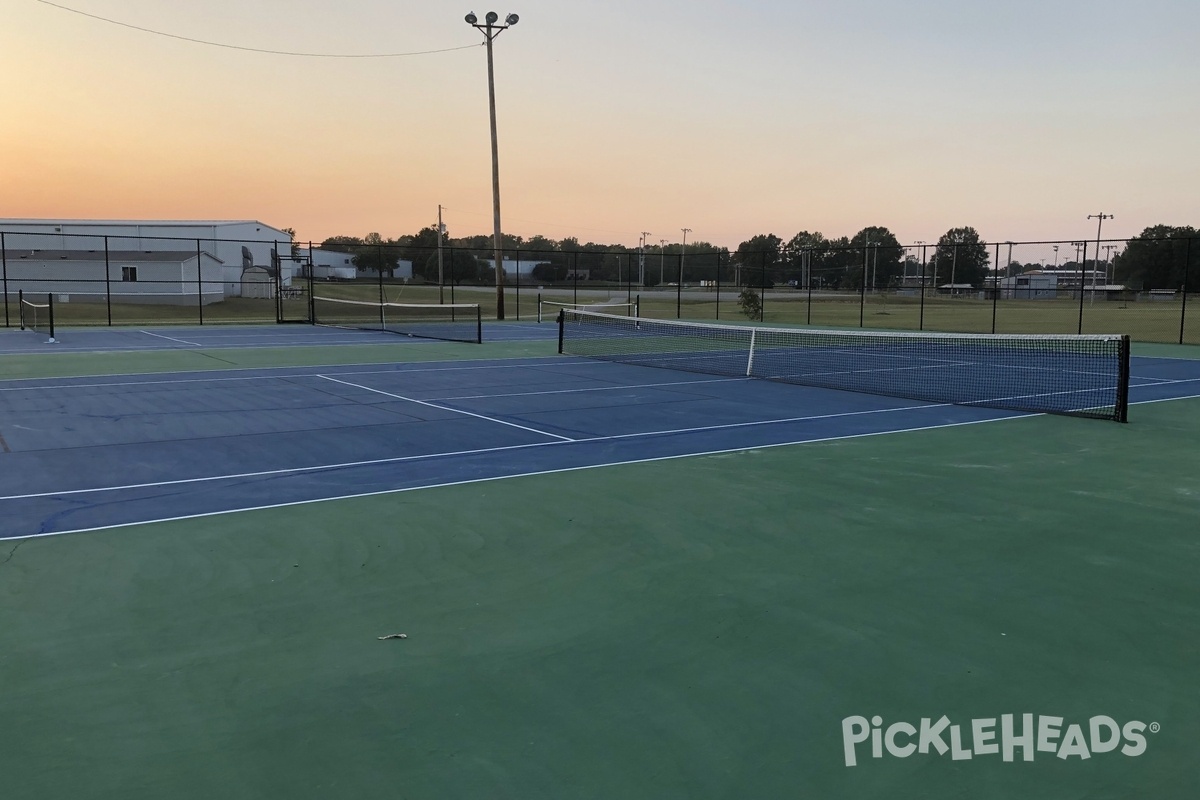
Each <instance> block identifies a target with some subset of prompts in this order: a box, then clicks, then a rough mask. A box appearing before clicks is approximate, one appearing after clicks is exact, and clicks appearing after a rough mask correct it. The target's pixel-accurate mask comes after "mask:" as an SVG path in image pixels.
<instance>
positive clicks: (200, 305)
mask: <svg viewBox="0 0 1200 800" xmlns="http://www.w3.org/2000/svg"><path fill="white" fill-rule="evenodd" d="M196 313H197V314H198V315H199V317H200V324H201V325H203V324H204V267H203V265H202V263H201V261H200V240H199V239H197V240H196Z"/></svg>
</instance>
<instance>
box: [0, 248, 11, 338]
mask: <svg viewBox="0 0 1200 800" xmlns="http://www.w3.org/2000/svg"><path fill="white" fill-rule="evenodd" d="M5 250H6V247H5V244H4V232H3V231H0V270H2V271H3V272H2V274H3V276H4V327H6V328H7V327H8V326H9V325H10V324H11V323H10V322H9V319H8V256H7V255H6V253H5Z"/></svg>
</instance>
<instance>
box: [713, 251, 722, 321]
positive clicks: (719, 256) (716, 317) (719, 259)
mask: <svg viewBox="0 0 1200 800" xmlns="http://www.w3.org/2000/svg"><path fill="white" fill-rule="evenodd" d="M720 318H721V253H720V251H718V252H717V313H716V316H715V317H714V319H720Z"/></svg>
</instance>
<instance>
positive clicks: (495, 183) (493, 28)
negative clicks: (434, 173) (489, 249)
mask: <svg viewBox="0 0 1200 800" xmlns="http://www.w3.org/2000/svg"><path fill="white" fill-rule="evenodd" d="M483 19H484V24H482V25H480V24H479V18H478V17H476V16H475V12H473V11H472V12H471V13H469V14H467V16H466V20H467V24H468V25H470V26H471V27H473V28H477V29H478V30H480V31H482V32H483V38H484V40H485V41H486V42H487V62H488V111H489V112H490V113H491V120H492V225H493V231H492V237H493V239H492V240H493V249H494V251H495V253H494V255H495V259H496V319H504V261H503V257H502V255H503V254H502V251H503V249H504V248H503V246H502V239H501V234H500V149H499V146H498V145H497V144H496V77H495V69H494V67H493V66H492V40H493V39H495V38H496V37H497V36H499V35H500V31H503V30H508V29H509V28H511V27H512V26H513V25H516V24H517V21H518V20H519V19H520V18H519V17H518V16H517V15H516V14H509V15H508V16H507V17H505V18H504V24H503V25H497V24H496V23H497V22H498V21H499V19H500V15H499V14H497V13H496V12H495V11H489V12H488V13H487V14H486V15H485V16H484V18H483Z"/></svg>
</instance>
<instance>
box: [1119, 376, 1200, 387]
mask: <svg viewBox="0 0 1200 800" xmlns="http://www.w3.org/2000/svg"><path fill="white" fill-rule="evenodd" d="M1130 380H1139V381H1154V382H1153V383H1131V384H1129V388H1130V389H1142V388H1144V387H1147V386H1170V385H1173V384H1176V383H1195V382H1196V381H1200V378H1143V377H1140V376H1133V377H1131V378H1130Z"/></svg>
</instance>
